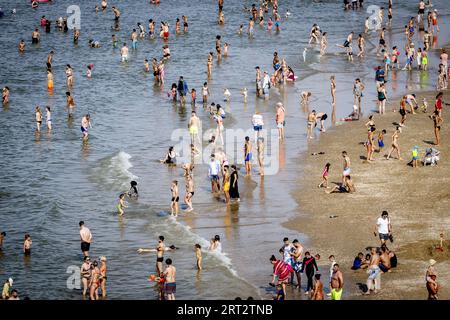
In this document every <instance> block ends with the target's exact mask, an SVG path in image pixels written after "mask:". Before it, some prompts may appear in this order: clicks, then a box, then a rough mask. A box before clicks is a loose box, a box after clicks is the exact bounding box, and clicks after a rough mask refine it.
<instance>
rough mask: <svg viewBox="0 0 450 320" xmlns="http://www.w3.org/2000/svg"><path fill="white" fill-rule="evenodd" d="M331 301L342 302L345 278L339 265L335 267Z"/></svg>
mask: <svg viewBox="0 0 450 320" xmlns="http://www.w3.org/2000/svg"><path fill="white" fill-rule="evenodd" d="M330 284H331V300H341V297H342V289H343V287H344V278H343V276H342V272H341V270H339V265H338V264H337V263H335V264H334V266H333V275H332V276H331V283H330Z"/></svg>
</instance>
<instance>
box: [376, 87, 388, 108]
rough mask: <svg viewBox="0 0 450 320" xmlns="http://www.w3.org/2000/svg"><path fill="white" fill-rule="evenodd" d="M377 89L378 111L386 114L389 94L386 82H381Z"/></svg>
mask: <svg viewBox="0 0 450 320" xmlns="http://www.w3.org/2000/svg"><path fill="white" fill-rule="evenodd" d="M377 91H378V113H379V114H385V111H386V99H387V95H386V89H385V87H384V83H380V86H379V87H378V89H377Z"/></svg>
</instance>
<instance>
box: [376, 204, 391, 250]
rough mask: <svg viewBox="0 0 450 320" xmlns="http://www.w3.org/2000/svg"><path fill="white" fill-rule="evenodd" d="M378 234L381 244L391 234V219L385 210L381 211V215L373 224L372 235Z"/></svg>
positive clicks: (383, 243) (384, 242)
mask: <svg viewBox="0 0 450 320" xmlns="http://www.w3.org/2000/svg"><path fill="white" fill-rule="evenodd" d="M377 233H378V236H379V238H380V242H381V245H385V244H386V241H387V240H388V239H389V237H390V236H391V234H392V226H391V219H390V218H389V214H388V212H387V211H386V210H384V211H383V212H382V213H381V217H380V218H378V219H377V224H376V226H375V231H374V233H373V234H374V236H375V237H376V236H377Z"/></svg>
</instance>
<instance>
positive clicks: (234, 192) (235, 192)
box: [230, 164, 240, 201]
mask: <svg viewBox="0 0 450 320" xmlns="http://www.w3.org/2000/svg"><path fill="white" fill-rule="evenodd" d="M238 179H239V175H238V173H237V168H236V165H234V164H233V165H232V166H231V175H230V198H231V199H233V200H236V201H240V198H239V186H238Z"/></svg>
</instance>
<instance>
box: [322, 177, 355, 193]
mask: <svg viewBox="0 0 450 320" xmlns="http://www.w3.org/2000/svg"><path fill="white" fill-rule="evenodd" d="M355 191H356V188H355V185H354V184H353V181H352V178H351V177H350V176H345V177H344V183H342V184H339V185H337V186H334V187H333V189H331V190H330V191H327V190H325V192H326V193H328V194H330V193H333V192H339V193H353V192H355Z"/></svg>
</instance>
